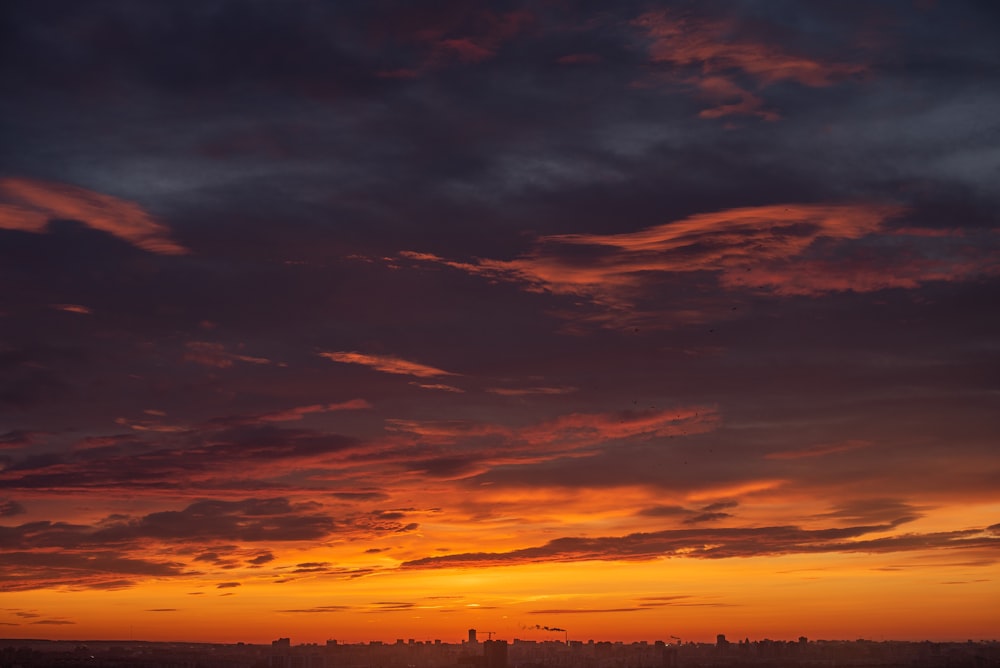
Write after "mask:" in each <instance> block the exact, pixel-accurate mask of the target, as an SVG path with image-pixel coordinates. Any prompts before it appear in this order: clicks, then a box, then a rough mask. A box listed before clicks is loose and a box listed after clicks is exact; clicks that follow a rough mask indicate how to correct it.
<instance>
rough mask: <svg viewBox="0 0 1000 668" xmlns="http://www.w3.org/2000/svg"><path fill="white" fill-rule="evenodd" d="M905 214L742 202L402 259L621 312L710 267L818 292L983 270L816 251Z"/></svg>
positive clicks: (769, 288) (944, 261) (793, 290)
mask: <svg viewBox="0 0 1000 668" xmlns="http://www.w3.org/2000/svg"><path fill="white" fill-rule="evenodd" d="M901 213H902V210H901V209H900V208H899V207H895V206H890V205H875V204H839V205H824V204H784V205H780V204H779V205H769V206H757V207H744V208H738V209H728V210H724V211H717V212H713V213H703V214H696V215H694V216H690V217H688V218H683V219H681V220H676V221H672V222H669V223H664V224H662V225H656V226H653V227H649V228H646V229H643V230H639V231H637V232H628V233H623V234H603V235H602V234H561V235H551V236H545V237H541V238H540V239H539V240H538V241H537V242H536V244H535V247H534V248H533V249H532V250H531V251H530V252H528V253H527V254H525V255H522V256H520V257H517V258H515V259H513V260H493V259H476V260H474V261H471V262H459V261H454V260H448V259H445V258H441V257H438V256H436V255H432V254H429V253H419V252H413V251H404V252H402V253H400V256H401V257H402V258H405V259H409V260H412V261H415V262H418V263H435V264H441V265H444V266H447V267H451V268H454V269H457V270H459V271H464V272H467V273H470V274H474V275H478V276H483V277H485V278H489V279H491V280H503V281H509V282H514V283H519V284H521V285H522V286H523V287H524V288H525V289H526V290H529V291H534V292H548V293H552V294H557V295H573V296H582V297H588V298H590V299H591V300H593V301H594V302H596V303H599V304H603V305H605V306H608V307H612V308H616V307H617V308H619V309H622V310H626V309H633V308H634V306H635V302H636V301H637V300H638V299H640V298H641V296H642V292H643V289H644V286H648V285H649V284H651V283H653V282H655V280H657V277H658V276H662V275H665V274H698V273H710V274H711V275H714V276H715V277H716V281H717V282H718V283H719V284H721V285H722V286H723V287H730V288H737V287H753V288H756V289H759V290H760V291H762V292H770V293H773V294H783V295H789V294H801V295H818V294H823V293H827V292H834V291H843V290H854V291H858V292H865V291H871V290H877V289H882V288H885V287H909V286H912V285H914V284H915V283H916V284H919V283H920V282H923V281H925V280H942V279H945V278H949V277H950V278H959V279H960V278H965V277H967V276H968V275H969V274H970V273H974V272H980V271H983V270H984V269H985V267H984V262H983V260H978V261H975V260H974V261H971V262H970V260H968V259H967V258H958V259H952V260H950V261H949V260H948V258H947V257H945V258H941V257H939V258H935V259H931V258H929V257H928V258H926V259H921V258H914V257H912V255H911V256H909V257H904V258H900V259H899V260H898V261H897V263H896V264H898V265H899V269H900V271H898V272H895V273H887V272H884V271H883V272H882V276H881V277H880V279H879V281H878V282H873V281H872V280H868V278H867V275H866V274H864V273H863V272H861V271H859V270H858V269H857V265H858V263H852V262H851V261H850V260H851V258H850V256H849V255H848V257H839V258H838V262H834V261H828V262H825V264H824V260H823V259H822V258H821V257H815V256H816V255H818V254H819V253H820V252H824V253H833V252H834V250H836V251H837V252H838V253H841V254H842V253H843V250H850V249H851V246H850V243H851V242H860V241H862V240H864V239H865V238H866V237H870V236H874V235H879V234H881V233H882V231H883V228H884V226H885V225H886V222H887V221H888V220H889V219H891V218H892V217H894V216H897V215H899V214H901ZM831 246H832V247H833V249H834V250H830V247H831ZM931 250H933V249H928V250H927V251H926V252H927V253H928V254H929V253H930V252H931ZM859 252H860V251H859ZM859 262H860V261H859ZM931 264H933V266H934V271H931V267H930V266H929V265H931ZM820 268H822V269H823V270H822V271H821V270H820ZM949 272H952V273H949Z"/></svg>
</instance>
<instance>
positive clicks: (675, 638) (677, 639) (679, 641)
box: [670, 636, 681, 645]
mask: <svg viewBox="0 0 1000 668" xmlns="http://www.w3.org/2000/svg"><path fill="white" fill-rule="evenodd" d="M670 637H671V638H672V639H673V640H676V641H677V644H678V645H680V644H681V639H680V638H678V637H677V636H670Z"/></svg>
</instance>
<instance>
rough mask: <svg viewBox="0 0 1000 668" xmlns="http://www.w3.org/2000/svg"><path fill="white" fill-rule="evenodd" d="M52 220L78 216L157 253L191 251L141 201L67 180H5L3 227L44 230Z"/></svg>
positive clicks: (0, 190)
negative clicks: (101, 191) (177, 240)
mask: <svg viewBox="0 0 1000 668" xmlns="http://www.w3.org/2000/svg"><path fill="white" fill-rule="evenodd" d="M52 220H75V221H79V222H81V223H83V224H84V225H87V226H88V227H91V228H93V229H95V230H100V231H102V232H107V233H108V234H112V235H114V236H116V237H118V238H119V239H123V240H125V241H127V242H129V243H130V244H132V245H134V246H137V247H139V248H142V249H143V250H147V251H149V252H151V253H160V254H164V255H178V254H181V253H186V252H187V249H185V248H184V247H183V246H181V245H180V244H178V243H177V242H175V241H173V240H172V239H171V238H170V230H169V229H168V228H167V227H166V226H165V225H163V224H161V223H159V222H157V221H156V220H154V219H153V217H152V216H151V215H149V214H148V213H147V212H146V211H144V210H143V209H142V207H140V206H139V205H138V204H136V203H135V202H130V201H128V200H124V199H119V198H117V197H112V196H111V195H105V194H103V193H99V192H94V191H93V190H87V189H86V188H80V187H78V186H73V185H69V184H65V183H53V182H49V181H37V180H32V179H20V178H7V179H0V229H7V230H21V231H24V232H34V233H42V232H44V231H45V230H46V229H47V227H48V225H49V222H50V221H52Z"/></svg>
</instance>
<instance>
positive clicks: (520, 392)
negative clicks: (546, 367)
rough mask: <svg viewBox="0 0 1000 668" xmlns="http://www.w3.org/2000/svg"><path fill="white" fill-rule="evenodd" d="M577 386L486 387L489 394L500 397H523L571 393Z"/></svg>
mask: <svg viewBox="0 0 1000 668" xmlns="http://www.w3.org/2000/svg"><path fill="white" fill-rule="evenodd" d="M578 389H579V388H576V387H563V386H560V387H487V388H486V391H487V392H489V393H490V394H498V395H500V396H501V397H524V396H530V395H533V394H540V395H557V394H572V393H573V392H576V391H577V390H578Z"/></svg>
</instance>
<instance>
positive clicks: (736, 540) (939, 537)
mask: <svg viewBox="0 0 1000 668" xmlns="http://www.w3.org/2000/svg"><path fill="white" fill-rule="evenodd" d="M907 521H910V518H903V519H899V520H896V521H893V522H891V523H888V524H882V525H867V526H853V527H846V528H837V529H800V528H797V527H792V526H784V527H760V528H751V529H745V528H719V529H675V530H667V531H659V532H652V533H635V534H629V535H626V536H617V537H599V538H557V539H555V540H552V541H550V542H548V543H546V544H545V545H542V546H539V547H530V548H523V549H519V550H512V551H510V552H498V553H467V554H451V555H446V556H438V557H425V558H422V559H416V560H413V561H408V562H405V563H404V564H403V567H404V568H448V567H468V566H486V565H500V564H515V563H532V562H539V561H587V560H595V559H636V560H644V559H654V558H657V557H663V556H671V555H679V554H683V555H684V556H685V557H688V558H702V559H721V558H731V557H754V556H768V555H778V554H795V553H823V552H901V551H909V550H926V549H942V548H943V549H956V548H966V549H972V548H981V547H987V548H992V547H995V546H996V542H997V541H996V538H994V537H992V536H990V535H987V532H986V531H985V530H982V529H969V530H964V531H950V532H937V533H928V534H904V535H898V536H888V537H882V538H863V537H864V536H866V535H867V534H872V533H882V532H885V531H888V530H890V529H893V528H895V527H897V526H899V525H900V524H902V523H904V522H907Z"/></svg>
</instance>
